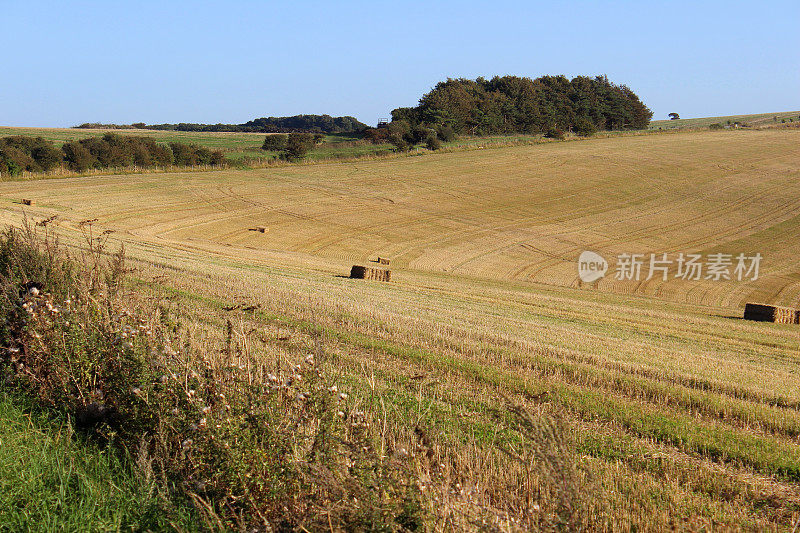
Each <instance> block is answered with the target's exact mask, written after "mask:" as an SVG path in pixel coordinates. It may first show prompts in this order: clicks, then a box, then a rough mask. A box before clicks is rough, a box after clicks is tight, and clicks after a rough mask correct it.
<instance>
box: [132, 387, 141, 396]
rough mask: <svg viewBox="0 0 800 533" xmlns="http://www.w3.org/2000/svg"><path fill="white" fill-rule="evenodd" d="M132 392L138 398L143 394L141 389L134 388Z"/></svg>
mask: <svg viewBox="0 0 800 533" xmlns="http://www.w3.org/2000/svg"><path fill="white" fill-rule="evenodd" d="M131 392H132V393H134V394H135V395H137V396H138V395H139V394H140V393H141V392H142V389H140V388H139V387H134V388H132V389H131Z"/></svg>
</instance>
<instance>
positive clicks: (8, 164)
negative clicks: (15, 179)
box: [0, 135, 62, 176]
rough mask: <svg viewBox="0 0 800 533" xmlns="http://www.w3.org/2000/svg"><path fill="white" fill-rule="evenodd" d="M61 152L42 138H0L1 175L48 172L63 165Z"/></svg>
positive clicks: (17, 136)
mask: <svg viewBox="0 0 800 533" xmlns="http://www.w3.org/2000/svg"><path fill="white" fill-rule="evenodd" d="M61 159H62V158H61V152H59V151H58V149H56V148H55V147H54V146H53V144H52V143H51V142H49V141H46V140H45V139H44V138H42V137H26V136H23V135H13V136H10V137H2V138H0V174H9V175H12V176H14V175H17V174H19V173H20V172H23V171H25V172H47V171H49V170H52V169H54V168H56V167H57V166H59V165H60V164H61Z"/></svg>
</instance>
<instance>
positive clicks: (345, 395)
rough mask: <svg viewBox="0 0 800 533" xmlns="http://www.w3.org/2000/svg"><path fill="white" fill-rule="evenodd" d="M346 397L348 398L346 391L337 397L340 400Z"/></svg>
mask: <svg viewBox="0 0 800 533" xmlns="http://www.w3.org/2000/svg"><path fill="white" fill-rule="evenodd" d="M347 398H349V396H347V393H344V392H343V393H341V394H339V399H340V400H346V399H347Z"/></svg>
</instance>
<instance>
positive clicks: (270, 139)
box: [261, 133, 289, 152]
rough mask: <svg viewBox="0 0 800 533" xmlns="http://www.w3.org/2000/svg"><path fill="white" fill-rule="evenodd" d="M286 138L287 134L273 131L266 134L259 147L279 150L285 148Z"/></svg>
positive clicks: (287, 137)
mask: <svg viewBox="0 0 800 533" xmlns="http://www.w3.org/2000/svg"><path fill="white" fill-rule="evenodd" d="M288 139H289V136H288V135H285V134H283V133H273V134H270V135H267V137H266V138H265V139H264V144H262V145H261V149H262V150H272V151H277V152H280V151H282V150H285V149H286V141H287V140H288Z"/></svg>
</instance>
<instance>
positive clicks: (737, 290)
mask: <svg viewBox="0 0 800 533" xmlns="http://www.w3.org/2000/svg"><path fill="white" fill-rule="evenodd" d="M798 140H800V131H796V130H764V131H723V132H703V133H696V132H695V133H685V134H684V133H680V134H670V135H651V136H638V137H619V138H606V139H595V140H590V141H581V142H569V143H551V144H545V145H540V146H519V147H508V148H498V149H487V150H475V151H467V152H457V153H450V154H430V155H425V156H422V157H408V158H396V159H391V160H386V161H368V162H359V163H356V164H322V165H313V166H295V167H284V168H276V169H268V170H249V171H219V172H208V173H185V174H180V173H176V174H153V175H147V174H144V175H137V176H119V177H117V176H109V177H101V178H79V179H63V180H41V181H32V182H25V183H3V184H0V202H2V204H3V205H2V207H3V220H4V221H5V222H10V223H14V224H18V223H20V220H21V217H22V213H23V207H22V206H20V205H19V204H17V203H15V202H18V201H19V198H22V197H24V198H31V199H33V200H34V205H33V206H32V207H25V208H24V212H25V213H26V214H27V215H28V216H29V217H32V218H34V219H36V220H40V219H44V218H46V217H51V216H54V215H57V216H58V218H57V219H56V222H57V224H58V226H57V228H58V231H59V232H60V233H61V235H62V239H63V240H64V241H65V242H67V243H80V242H81V239H82V236H81V231H80V230H79V222H80V221H82V220H86V219H95V218H96V219H97V222H95V223H93V225H92V227H91V231H92V232H93V235H95V236H96V235H98V234H100V233H101V232H103V231H104V230H111V231H113V232H114V233H111V234H110V235H108V238H109V240H110V242H111V243H115V242H121V243H124V244H125V247H126V251H127V254H128V256H129V257H130V259H131V261H132V264H133V265H134V266H135V267H136V272H135V273H134V276H135V277H136V279H137V280H138V284H137V286H138V287H139V288H140V289H141V290H142V291H145V292H152V293H155V294H156V295H158V296H159V297H160V298H164V299H166V300H168V301H169V302H170V304H169V305H170V306H171V307H172V308H174V309H175V310H176V312H178V313H180V315H181V316H182V320H183V321H184V322H185V323H186V324H189V328H190V329H191V330H193V331H195V332H196V334H197V337H198V338H201V339H206V340H207V341H208V342H218V341H220V340H221V339H223V338H224V336H225V329H226V323H227V321H228V320H231V321H232V324H234V326H235V327H234V336H235V339H236V342H237V343H241V344H243V345H248V346H251V347H253V346H256V345H258V349H255V348H251V349H252V350H253V352H254V354H255V355H254V357H267V358H278V359H283V360H289V361H293V360H297V359H298V358H301V357H302V356H303V354H305V353H307V352H308V350H310V349H312V348H313V346H314V343H315V337H314V335H312V332H313V331H314V330H315V329H316V328H321V329H322V331H323V339H324V347H325V354H326V358H327V359H328V360H329V361H331V362H332V363H333V365H334V367H335V368H336V369H337V372H339V383H340V384H341V386H342V388H343V389H347V390H348V391H349V392H350V394H351V396H352V397H353V398H354V399H355V401H357V402H358V403H359V404H360V405H363V406H364V408H365V410H366V411H367V412H369V413H373V416H374V417H375V420H377V421H378V422H379V423H383V424H384V430H383V431H384V436H385V438H386V441H387V442H388V443H389V444H388V445H389V447H390V448H392V447H393V446H394V447H395V448H399V447H400V446H401V445H404V446H408V445H409V444H408V443H411V442H413V441H414V439H415V437H414V428H415V426H417V425H419V426H421V427H424V428H427V431H428V433H429V434H430V438H431V439H432V440H433V441H434V442H435V445H436V446H437V449H441V450H449V451H442V452H441V453H442V454H443V455H442V456H443V457H446V458H447V460H446V461H443V467H442V470H441V471H440V472H439V474H438V475H439V476H441V477H444V478H447V480H450V481H445V482H443V483H442V485H441V486H445V487H451V490H449V491H447V490H445V491H443V492H441V493H437V494H435V495H431V498H432V501H435V502H436V506H438V508H439V510H440V511H441V512H442V513H444V514H448V513H449V516H450V520H452V521H451V522H449V523H448V522H443V523H442V524H441V526H442V529H448V528H449V529H458V528H459V527H462V526H463V525H464V523H465V522H463V521H459V520H460V519H459V518H458V517H459V516H468V515H470V513H472V516H474V515H476V513H477V514H480V512H483V511H482V510H485V509H490V510H491V511H492V513H494V514H495V515H496V516H498V517H499V518H498V519H497V521H496V524H497V526H498V527H499V528H500V529H505V530H512V529H514V523H513V522H511V521H510V519H505V518H504V517H509V516H510V517H515V518H520V517H526V516H527V517H528V519H529V520H530V517H531V516H535V515H536V514H537V513H538V512H545V511H547V512H550V511H552V509H556V508H557V509H561V510H562V511H563V508H564V505H561V504H558V501H559V499H560V500H561V501H562V504H563V500H564V499H565V498H567V499H570V500H569V504H568V505H567V506H566V508H567V509H568V510H569V509H573V508H574V512H573V511H569V513H567V514H569V516H568V517H567V518H566V519H568V520H570V521H573V522H574V521H583V522H586V523H587V524H591V526H592V527H594V528H597V529H609V530H612V529H613V530H624V529H628V528H631V526H633V525H637V526H639V527H649V528H652V529H668V528H672V527H676V528H678V529H681V528H687V529H691V530H695V529H703V528H705V529H710V528H712V527H714V528H719V527H720V526H728V527H731V528H735V527H737V526H741V527H743V528H745V529H758V528H768V529H789V530H791V529H792V527H793V526H794V525H795V524H796V523H797V520H798V519H800V486H798V482H800V446H799V445H798V438H800V389H798V387H797V375H798V372H800V356H799V355H798V349H799V348H800V330H798V329H797V327H796V326H790V325H777V324H765V323H751V322H745V321H742V320H739V319H737V318H736V317H737V316H740V313H741V309H742V308H743V305H744V302H746V301H763V302H769V303H775V304H784V305H791V306H797V305H798V300H800V290H798V289H799V288H800V285H798V283H799V282H800V265H799V264H798V262H797V260H796V257H797V256H798V253H800V244H798V242H800V240H798V234H799V233H800V216H799V215H800V213H799V212H798V209H799V208H800V188H798V187H797V182H798V178H800V148H798V146H800V144H798ZM259 225H261V226H266V227H269V228H270V231H269V233H266V234H260V233H257V232H251V231H248V228H251V227H254V226H259ZM86 231H87V227H86V226H84V228H83V232H86ZM584 249H592V250H595V251H597V252H599V253H601V254H602V255H604V256H605V257H606V258H608V259H611V258H613V257H615V256H616V255H617V254H619V253H625V252H627V253H650V252H654V253H678V252H697V253H703V254H705V253H711V252H719V251H721V252H728V253H738V252H746V253H748V254H750V253H755V252H759V253H761V254H762V255H763V257H764V260H763V263H762V272H761V277H760V278H759V279H758V280H757V281H755V282H734V281H729V282H713V281H700V282H689V281H678V280H670V281H667V282H661V281H658V282H656V281H654V280H651V281H650V282H641V283H635V282H623V281H619V282H616V281H613V280H611V279H605V280H603V281H600V282H599V283H597V284H595V285H594V286H584V287H580V286H579V284H578V283H577V279H576V278H577V274H576V265H575V262H576V260H577V256H578V254H579V253H580V252H581V251H582V250H584ZM376 255H380V256H381V257H391V258H392V269H393V276H392V279H393V281H392V282H391V283H377V282H368V281H362V280H349V279H345V277H344V276H346V274H347V272H348V270H349V267H350V265H352V264H357V263H362V264H368V263H367V262H368V261H369V259H371V258H373V257H375V256H376ZM238 303H243V304H247V305H253V304H258V305H259V306H260V307H259V308H258V309H256V310H254V311H251V312H243V311H232V312H226V311H225V310H224V309H225V308H226V307H228V308H230V307H232V306H233V305H234V304H238ZM508 402H512V403H514V404H521V405H525V406H527V407H528V408H530V410H531V411H532V412H533V413H560V416H563V417H564V418H565V419H566V421H567V424H568V429H567V430H566V435H565V436H564V437H563V438H564V439H566V440H567V441H568V442H570V443H571V444H570V446H571V452H570V454H572V453H574V455H569V457H570V461H571V462H572V463H573V464H574V465H575V466H576V471H574V472H572V474H570V475H569V476H566V477H559V476H551V477H548V475H547V471H546V470H542V469H534V470H533V473H531V470H530V469H528V470H526V469H525V468H524V467H521V466H519V465H517V463H515V461H513V460H512V459H510V458H509V457H508V456H507V455H505V454H503V453H501V452H499V451H497V445H498V443H502V442H503V441H504V439H505V438H506V435H507V434H506V432H505V428H506V426H507V425H508V424H509V423H510V422H509V419H508V416H507V415H504V414H503V413H507V411H506V410H505V406H507V404H508ZM381 420H382V421H383V422H380V421H381ZM438 447H441V448H438ZM445 463H446V464H445ZM526 472H527V475H526ZM456 483H458V485H456ZM548 483H549V484H552V483H556V484H558V483H561V486H560V487H559V488H558V489H557V490H556V491H555V492H554V493H547V494H551V496H550V497H551V498H552V499H553V500H552V501H550V500H547V498H545V497H543V499H542V500H541V501H540V502H539V503H541V508H540V507H539V503H536V502H535V501H533V502H532V501H530V500H528V499H526V495H527V494H531V493H533V494H543V493H539V492H537V491H538V490H539V489H540V488H541V486H543V485H546V484H548ZM462 489H464V491H463V493H462V492H461V490H462ZM553 494H554V495H553ZM433 498H436V499H435V500H433ZM554 501H555V502H556V503H553V502H554ZM559 505H561V507H559ZM533 523H535V520H534V522H533Z"/></svg>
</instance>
